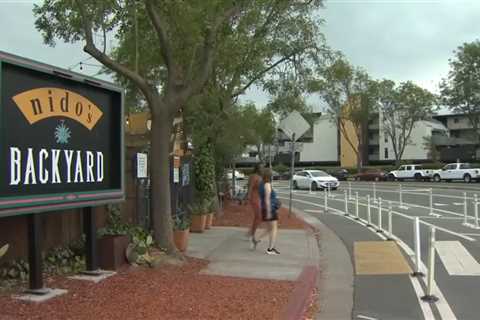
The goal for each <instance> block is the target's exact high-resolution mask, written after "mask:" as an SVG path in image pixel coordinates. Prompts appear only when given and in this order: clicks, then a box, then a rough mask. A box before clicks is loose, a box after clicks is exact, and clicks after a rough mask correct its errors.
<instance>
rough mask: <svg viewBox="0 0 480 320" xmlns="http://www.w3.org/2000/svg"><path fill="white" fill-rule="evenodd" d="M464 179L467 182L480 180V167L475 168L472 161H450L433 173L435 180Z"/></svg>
mask: <svg viewBox="0 0 480 320" xmlns="http://www.w3.org/2000/svg"><path fill="white" fill-rule="evenodd" d="M442 180H445V181H452V180H463V181H465V182H466V183H469V182H472V181H474V180H476V181H479V180H480V168H474V167H472V165H471V164H470V163H449V164H447V165H445V166H444V167H443V168H442V169H440V170H436V171H435V172H434V174H433V181H436V182H440V181H442Z"/></svg>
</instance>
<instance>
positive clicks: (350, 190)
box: [348, 181, 353, 199]
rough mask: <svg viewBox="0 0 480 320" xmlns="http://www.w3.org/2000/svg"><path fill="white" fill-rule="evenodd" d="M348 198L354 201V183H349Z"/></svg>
mask: <svg viewBox="0 0 480 320" xmlns="http://www.w3.org/2000/svg"><path fill="white" fill-rule="evenodd" d="M348 198H349V199H353V198H352V183H351V182H350V181H348Z"/></svg>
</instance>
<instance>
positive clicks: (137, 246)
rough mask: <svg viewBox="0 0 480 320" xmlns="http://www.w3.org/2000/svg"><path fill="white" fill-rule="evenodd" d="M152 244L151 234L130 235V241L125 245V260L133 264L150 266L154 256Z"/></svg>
mask: <svg viewBox="0 0 480 320" xmlns="http://www.w3.org/2000/svg"><path fill="white" fill-rule="evenodd" d="M153 245H154V242H153V238H152V236H151V235H146V234H138V235H133V236H132V243H130V244H129V245H128V247H127V252H126V256H127V260H128V262H129V263H131V264H134V265H148V266H152V263H153V261H154V258H153V257H152V255H151V249H152V247H153Z"/></svg>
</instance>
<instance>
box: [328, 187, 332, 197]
mask: <svg viewBox="0 0 480 320" xmlns="http://www.w3.org/2000/svg"><path fill="white" fill-rule="evenodd" d="M331 189H332V188H331V187H330V185H328V196H329V197H331V196H332V190H331Z"/></svg>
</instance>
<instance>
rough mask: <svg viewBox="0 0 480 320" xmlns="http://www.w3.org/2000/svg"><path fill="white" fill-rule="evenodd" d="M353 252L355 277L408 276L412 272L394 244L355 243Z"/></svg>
mask: <svg viewBox="0 0 480 320" xmlns="http://www.w3.org/2000/svg"><path fill="white" fill-rule="evenodd" d="M353 251H354V257H355V271H356V274H357V275H385V274H408V273H411V272H412V270H411V269H410V266H409V265H408V263H407V261H406V260H405V257H404V256H403V255H402V253H401V252H400V249H399V248H398V246H397V244H396V243H394V242H390V241H388V242H387V241H356V242H355V243H354V245H353Z"/></svg>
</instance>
